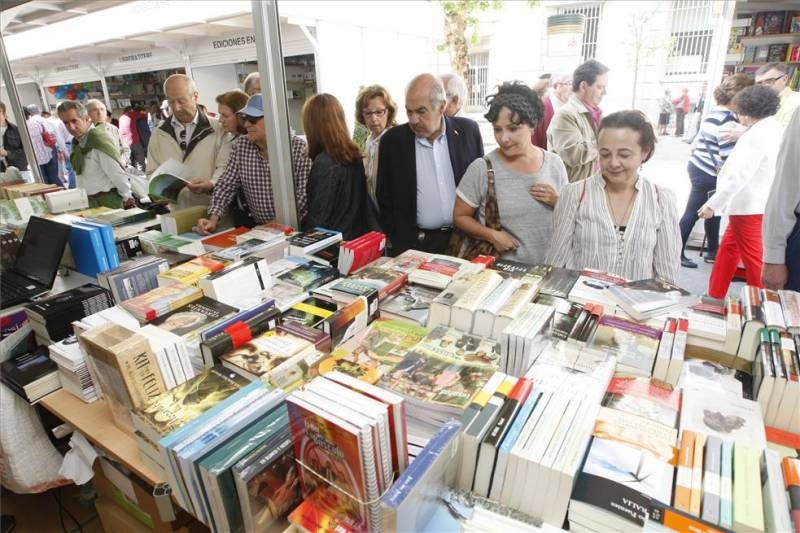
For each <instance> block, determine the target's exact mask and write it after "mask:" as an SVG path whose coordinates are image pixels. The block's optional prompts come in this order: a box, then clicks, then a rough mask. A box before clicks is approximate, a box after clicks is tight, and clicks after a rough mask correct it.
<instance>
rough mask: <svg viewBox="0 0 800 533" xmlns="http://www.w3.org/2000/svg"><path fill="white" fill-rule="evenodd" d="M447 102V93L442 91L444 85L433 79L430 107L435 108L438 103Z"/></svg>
mask: <svg viewBox="0 0 800 533" xmlns="http://www.w3.org/2000/svg"><path fill="white" fill-rule="evenodd" d="M446 103H447V93H446V92H445V91H444V85H442V83H441V82H440V81H439V80H435V81H434V82H433V83H432V84H431V108H432V109H435V108H436V107H437V106H438V105H443V104H446Z"/></svg>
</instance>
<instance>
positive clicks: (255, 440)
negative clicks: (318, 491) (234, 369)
mask: <svg viewBox="0 0 800 533" xmlns="http://www.w3.org/2000/svg"><path fill="white" fill-rule="evenodd" d="M288 434H289V415H288V412H287V410H286V404H285V403H281V404H280V405H279V406H278V407H277V408H275V409H273V410H272V411H270V412H269V413H267V414H266V415H265V416H263V417H261V418H259V419H258V420H257V421H256V422H255V423H254V424H252V425H251V426H250V427H248V428H247V429H245V430H244V431H242V432H241V433H239V434H238V435H237V436H236V437H234V438H233V439H231V440H230V441H228V442H227V443H226V444H224V445H223V446H221V447H220V448H218V449H217V450H216V451H214V452H213V453H212V454H211V455H209V456H208V457H206V458H205V459H203V460H202V461H201V462H200V464H199V465H198V468H199V471H200V476H201V478H202V480H203V484H204V485H205V489H206V494H207V498H208V503H209V507H210V508H211V513H212V519H213V521H214V529H215V530H216V531H243V530H244V529H243V526H244V524H243V521H242V512H241V507H240V506H239V497H238V495H237V491H236V485H235V480H234V477H233V472H232V471H231V469H232V467H233V466H234V465H236V464H237V463H238V462H239V461H240V460H242V459H243V458H245V457H246V456H248V455H249V454H250V453H252V452H253V450H255V449H256V448H258V447H259V446H261V445H262V444H263V443H264V442H267V441H273V442H275V441H276V440H278V439H277V438H276V437H285V436H288ZM297 492H299V487H298V491H297ZM298 495H299V494H298Z"/></svg>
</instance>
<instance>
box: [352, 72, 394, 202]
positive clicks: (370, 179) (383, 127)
mask: <svg viewBox="0 0 800 533" xmlns="http://www.w3.org/2000/svg"><path fill="white" fill-rule="evenodd" d="M396 116H397V104H395V103H394V100H392V97H391V95H389V91H387V90H386V89H384V88H383V87H381V86H380V85H370V86H368V87H364V88H363V89H361V91H360V92H359V93H358V96H357V97H356V122H357V123H358V124H361V125H362V126H364V127H366V128H367V129H368V130H369V135H368V136H367V139H366V142H365V144H364V171H365V172H366V175H367V192H369V195H370V197H371V198H372V201H373V202H375V204H376V205H377V200H376V199H375V183H376V179H377V176H378V147H379V146H380V142H381V138H382V137H383V134H384V133H386V132H387V131H389V128H391V127H393V126H395V125H397V121H396V120H395V117H396Z"/></svg>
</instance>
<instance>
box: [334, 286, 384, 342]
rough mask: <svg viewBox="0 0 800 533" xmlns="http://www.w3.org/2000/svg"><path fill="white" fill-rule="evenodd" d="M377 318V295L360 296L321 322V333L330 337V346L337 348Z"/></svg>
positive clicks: (375, 293)
mask: <svg viewBox="0 0 800 533" xmlns="http://www.w3.org/2000/svg"><path fill="white" fill-rule="evenodd" d="M377 317H378V293H377V291H373V292H372V293H371V294H370V295H369V296H367V297H364V296H360V297H358V298H356V299H355V300H353V301H352V302H350V303H349V304H347V305H345V306H344V307H342V308H341V309H339V310H338V311H336V313H334V314H333V315H331V316H330V317H328V318H326V319H325V320H324V321H323V322H322V331H324V332H325V333H327V334H328V335H330V336H331V346H334V347H336V346H339V345H340V344H341V343H343V342H347V341H348V340H349V339H351V338H353V336H354V335H356V334H358V333H359V332H361V331H363V330H364V329H365V328H366V327H367V326H368V325H369V324H370V323H371V322H372V321H373V320H375V319H376V318H377Z"/></svg>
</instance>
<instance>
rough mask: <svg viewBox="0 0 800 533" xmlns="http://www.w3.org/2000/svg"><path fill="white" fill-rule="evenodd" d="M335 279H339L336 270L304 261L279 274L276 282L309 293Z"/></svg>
mask: <svg viewBox="0 0 800 533" xmlns="http://www.w3.org/2000/svg"><path fill="white" fill-rule="evenodd" d="M337 277H339V271H338V270H337V269H335V268H333V267H329V266H325V265H321V264H319V263H315V262H313V261H310V260H306V261H305V262H303V263H300V264H298V266H297V267H296V268H293V269H291V270H289V271H287V272H284V273H283V274H279V275H278V276H277V280H278V281H279V282H281V283H286V284H288V285H292V286H294V287H297V288H299V289H301V290H303V291H310V290H311V289H314V288H316V287H319V286H320V285H324V284H326V283H328V282H329V281H332V280H334V279H336V278H337Z"/></svg>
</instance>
